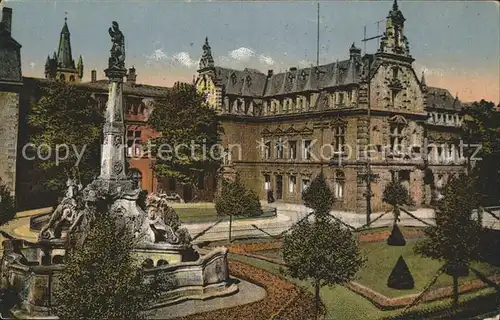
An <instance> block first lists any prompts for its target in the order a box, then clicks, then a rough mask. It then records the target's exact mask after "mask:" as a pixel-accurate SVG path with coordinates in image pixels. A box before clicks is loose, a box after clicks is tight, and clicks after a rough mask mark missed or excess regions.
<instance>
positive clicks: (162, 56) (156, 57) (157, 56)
mask: <svg viewBox="0 0 500 320" xmlns="http://www.w3.org/2000/svg"><path fill="white" fill-rule="evenodd" d="M146 58H147V63H148V62H153V61H167V59H168V55H167V54H166V53H165V52H163V49H156V50H155V51H153V53H151V54H150V55H147V56H146Z"/></svg>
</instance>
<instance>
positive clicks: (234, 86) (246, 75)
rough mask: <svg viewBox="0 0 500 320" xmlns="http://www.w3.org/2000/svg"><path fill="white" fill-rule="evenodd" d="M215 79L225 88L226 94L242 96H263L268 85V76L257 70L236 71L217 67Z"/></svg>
mask: <svg viewBox="0 0 500 320" xmlns="http://www.w3.org/2000/svg"><path fill="white" fill-rule="evenodd" d="M214 69H215V78H216V82H217V84H219V85H223V86H224V90H225V92H226V94H235V95H241V96H250V97H255V96H262V93H263V92H264V87H265V85H266V75H265V74H263V73H262V72H260V71H257V70H255V69H245V70H234V69H229V68H223V67H215V68H214Z"/></svg>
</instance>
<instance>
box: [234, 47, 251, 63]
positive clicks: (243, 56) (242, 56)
mask: <svg viewBox="0 0 500 320" xmlns="http://www.w3.org/2000/svg"><path fill="white" fill-rule="evenodd" d="M229 56H230V57H231V58H233V59H234V60H238V61H248V60H250V58H251V57H253V56H255V52H254V51H253V50H252V49H249V48H245V47H241V48H238V49H234V50H233V51H230V52H229Z"/></svg>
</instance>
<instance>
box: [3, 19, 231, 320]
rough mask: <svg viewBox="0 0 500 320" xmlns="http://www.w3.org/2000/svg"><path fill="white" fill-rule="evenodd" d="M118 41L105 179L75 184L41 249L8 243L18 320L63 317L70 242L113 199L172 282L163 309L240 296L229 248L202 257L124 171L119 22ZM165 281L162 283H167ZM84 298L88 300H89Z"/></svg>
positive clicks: (149, 262)
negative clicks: (59, 296)
mask: <svg viewBox="0 0 500 320" xmlns="http://www.w3.org/2000/svg"><path fill="white" fill-rule="evenodd" d="M109 34H110V36H111V39H112V48H111V57H110V58H109V65H108V69H106V70H105V73H106V76H107V77H108V78H109V95H108V102H107V105H106V114H105V119H106V121H105V124H104V128H103V139H104V142H103V147H102V156H101V172H100V176H99V177H98V178H96V179H95V180H94V181H92V182H91V183H90V184H89V185H87V186H86V187H85V188H83V186H81V185H77V184H76V183H75V182H74V181H73V180H71V179H70V180H68V183H67V185H68V191H67V193H66V196H65V198H64V199H63V200H62V201H61V202H60V204H59V205H58V206H57V208H56V209H55V210H54V212H53V213H52V214H51V215H50V218H49V220H48V222H47V223H46V225H44V227H43V228H42V229H41V230H40V233H39V239H38V241H37V242H35V243H28V242H27V241H24V240H18V239H10V240H6V241H4V243H3V248H4V254H3V257H2V262H1V273H0V276H1V278H0V281H1V283H0V284H1V287H4V288H6V287H9V288H12V289H14V291H16V292H17V293H18V294H19V297H20V303H19V305H18V306H15V307H14V308H13V309H12V310H11V311H12V313H13V314H14V316H15V317H16V318H25V319H27V318H29V319H33V318H40V319H42V318H43V319H48V318H54V319H56V318H57V317H56V316H54V315H53V314H52V313H51V309H52V307H53V306H54V305H56V304H57V302H56V301H54V300H53V292H54V288H55V287H57V277H58V274H60V272H61V271H62V270H63V269H64V256H65V253H66V247H67V241H68V239H69V238H70V236H71V239H77V241H84V240H85V235H86V233H87V232H88V228H89V225H90V222H91V221H93V219H94V217H95V214H96V212H97V207H96V206H97V203H98V200H99V199H100V198H104V197H107V198H109V197H111V198H112V199H113V204H112V206H111V208H110V210H109V212H108V214H110V215H113V216H115V217H118V218H119V219H121V220H120V221H122V222H125V223H127V224H129V225H130V226H131V228H132V230H133V232H134V235H135V236H136V238H137V245H136V247H135V248H134V252H135V254H136V256H137V258H138V259H139V261H141V262H142V267H143V268H145V272H146V275H147V276H148V277H150V278H153V277H155V276H160V277H159V278H160V279H169V280H168V281H169V286H168V287H169V289H168V290H167V291H165V292H163V294H162V295H161V297H160V298H159V300H158V301H156V306H164V305H168V304H173V303H177V302H180V301H183V300H187V299H207V298H213V297H217V296H224V295H229V294H232V293H235V292H237V291H238V287H237V285H236V284H234V283H232V282H231V281H230V279H229V270H228V264H227V249H226V248H223V247H220V248H216V249H214V250H212V251H211V252H209V253H208V254H205V255H201V254H200V253H199V252H198V251H197V250H196V248H195V247H193V245H192V244H191V237H190V235H189V233H188V232H187V230H186V229H183V228H180V222H179V217H178V216H177V214H176V213H175V211H174V210H173V209H172V208H171V207H170V206H169V205H168V203H167V197H166V195H162V194H151V195H150V196H149V197H148V198H147V200H146V205H145V206H143V207H141V205H140V201H139V200H140V196H141V189H138V188H137V187H136V186H135V183H134V181H133V180H130V179H128V178H127V174H126V166H125V161H126V158H125V150H126V148H125V144H124V132H125V124H124V119H123V118H124V113H123V103H122V99H123V95H122V90H123V77H124V76H125V75H126V69H125V41H124V36H123V34H122V32H121V31H120V29H119V26H118V23H116V22H113V23H112V27H111V28H109ZM162 276H163V277H162ZM82 298H84V297H82Z"/></svg>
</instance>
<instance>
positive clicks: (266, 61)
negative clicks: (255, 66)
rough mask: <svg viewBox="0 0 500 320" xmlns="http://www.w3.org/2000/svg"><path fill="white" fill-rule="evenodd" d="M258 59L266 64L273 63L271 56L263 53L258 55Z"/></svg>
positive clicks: (270, 64)
mask: <svg viewBox="0 0 500 320" xmlns="http://www.w3.org/2000/svg"><path fill="white" fill-rule="evenodd" d="M259 61H260V62H262V63H265V64H267V65H268V66H272V65H273V64H274V60H273V58H271V57H269V56H265V55H263V54H261V55H260V56H259Z"/></svg>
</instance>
